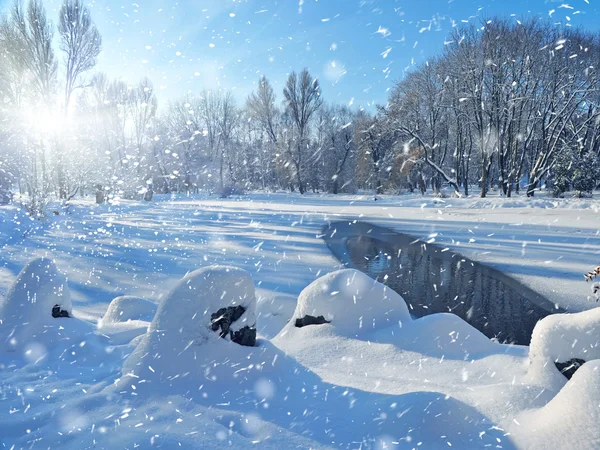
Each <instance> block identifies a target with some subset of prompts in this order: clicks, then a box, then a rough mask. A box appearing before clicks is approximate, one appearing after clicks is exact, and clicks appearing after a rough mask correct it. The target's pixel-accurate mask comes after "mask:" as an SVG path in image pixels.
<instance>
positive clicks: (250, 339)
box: [230, 325, 256, 347]
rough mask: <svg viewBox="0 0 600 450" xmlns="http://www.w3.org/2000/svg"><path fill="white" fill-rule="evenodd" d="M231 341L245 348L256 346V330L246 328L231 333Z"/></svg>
mask: <svg viewBox="0 0 600 450" xmlns="http://www.w3.org/2000/svg"><path fill="white" fill-rule="evenodd" d="M230 336H231V341H232V342H235V343H236V344H239V345H243V346H244V347H255V346H256V328H250V327H249V326H247V325H246V326H245V327H244V328H240V329H239V330H238V331H230Z"/></svg>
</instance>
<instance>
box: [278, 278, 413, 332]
mask: <svg viewBox="0 0 600 450" xmlns="http://www.w3.org/2000/svg"><path fill="white" fill-rule="evenodd" d="M307 316H312V317H313V318H315V319H318V318H319V317H320V316H322V319H324V320H321V322H322V323H323V322H324V321H327V322H330V325H328V326H331V327H333V328H334V329H335V332H336V333H337V334H340V335H343V336H347V337H360V336H361V335H363V334H365V333H369V332H372V331H375V330H377V329H381V328H385V327H389V326H392V325H394V326H398V324H399V323H408V322H409V321H410V320H411V318H410V314H409V312H408V307H407V306H406V303H405V302H404V299H403V298H402V297H401V296H400V295H399V294H397V293H396V292H394V291H393V290H392V289H390V288H388V287H387V286H385V285H383V284H381V283H379V282H377V281H375V280H373V279H372V278H370V277H369V276H367V275H365V274H364V273H362V272H360V271H358V270H355V269H344V270H340V271H337V272H332V273H330V274H327V275H325V276H322V277H321V278H319V279H317V280H315V281H313V282H312V283H311V284H310V285H309V286H308V287H306V288H305V289H304V290H303V291H302V293H301V294H300V296H299V297H298V305H297V306H296V311H295V312H294V316H293V319H292V321H290V323H289V324H288V325H287V327H291V326H296V321H302V320H303V319H305V318H306V317H307ZM298 323H299V325H300V322H298ZM287 327H286V328H287Z"/></svg>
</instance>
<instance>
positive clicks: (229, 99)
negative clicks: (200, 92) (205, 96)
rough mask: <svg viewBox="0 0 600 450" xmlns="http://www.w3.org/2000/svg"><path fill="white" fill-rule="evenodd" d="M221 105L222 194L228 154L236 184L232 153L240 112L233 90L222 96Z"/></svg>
mask: <svg viewBox="0 0 600 450" xmlns="http://www.w3.org/2000/svg"><path fill="white" fill-rule="evenodd" d="M219 104H220V106H221V108H220V111H219V115H218V124H219V133H220V135H221V142H222V144H223V149H222V151H221V154H220V158H219V188H220V191H221V194H225V191H224V184H223V164H224V159H225V157H226V156H227V159H228V162H229V176H230V178H231V180H230V181H231V182H232V183H233V184H235V181H236V180H235V179H233V178H234V170H233V155H232V154H230V153H232V148H231V144H232V142H231V141H232V137H233V133H234V131H235V129H236V127H237V126H238V124H239V112H238V110H237V107H236V105H235V99H234V98H233V94H232V93H231V92H226V93H225V94H223V95H222V98H221V99H220V101H219Z"/></svg>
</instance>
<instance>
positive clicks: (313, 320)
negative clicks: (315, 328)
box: [296, 314, 331, 328]
mask: <svg viewBox="0 0 600 450" xmlns="http://www.w3.org/2000/svg"><path fill="white" fill-rule="evenodd" d="M326 323H331V321H330V320H326V319H325V317H323V316H318V317H315V316H309V315H308V314H307V315H306V316H304V317H303V318H302V319H296V328H302V327H305V326H307V325H323V324H326Z"/></svg>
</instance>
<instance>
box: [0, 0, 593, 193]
mask: <svg viewBox="0 0 600 450" xmlns="http://www.w3.org/2000/svg"><path fill="white" fill-rule="evenodd" d="M57 30H58V38H59V39H58V40H59V42H60V48H59V50H60V54H61V55H62V58H60V55H59V54H57V52H56V49H55V48H54V46H53V40H54V32H55V29H54V26H53V24H52V23H51V21H50V20H49V19H48V17H47V14H46V11H45V10H44V8H43V4H42V2H41V0H30V1H29V3H28V4H27V5H26V6H23V4H22V3H20V2H16V3H14V5H13V7H12V8H11V9H10V11H8V12H7V13H6V14H5V16H4V17H3V19H2V21H1V23H0V56H1V59H0V94H1V95H2V97H3V102H2V103H1V105H0V116H1V117H0V118H1V120H0V134H1V135H2V142H3V143H2V145H1V146H0V188H1V187H2V186H4V188H5V189H8V188H11V189H18V190H20V191H21V192H22V193H27V194H29V197H30V198H32V199H40V198H45V197H47V196H48V195H49V194H52V193H55V194H56V195H57V196H59V197H60V198H62V199H69V198H72V197H74V196H75V195H78V194H83V193H85V192H94V191H97V190H101V191H102V192H103V197H104V193H105V194H107V195H109V196H118V197H139V196H143V197H145V198H146V199H149V198H151V196H152V193H153V192H161V193H171V192H186V193H191V192H200V191H202V192H211V193H220V194H223V195H228V194H231V193H235V192H242V191H253V190H290V191H297V192H299V193H301V194H303V193H305V192H307V191H313V192H331V193H334V194H337V193H340V192H355V191H356V190H358V189H372V190H373V191H375V192H377V193H383V192H389V193H398V192H400V191H402V190H410V191H411V192H412V191H415V190H418V191H420V192H422V193H425V192H426V191H427V190H431V191H433V192H435V193H441V191H442V188H443V187H444V186H446V185H447V186H449V187H451V188H452V189H454V191H455V192H456V193H457V194H462V193H464V194H467V195H469V194H470V193H471V192H470V191H469V189H470V188H472V187H473V186H476V187H477V189H478V192H479V193H480V195H481V196H482V197H483V196H485V195H486V194H487V192H488V191H489V189H491V188H494V189H498V190H500V191H501V192H502V194H503V195H506V196H509V197H510V196H511V195H512V194H513V193H514V192H519V191H520V190H521V189H523V190H524V192H526V194H527V195H534V193H535V192H536V191H537V190H538V189H540V188H541V187H542V185H544V184H545V185H546V186H549V187H551V188H552V190H553V191H554V193H555V194H556V195H561V194H562V193H564V192H565V191H567V190H570V189H574V190H576V191H578V192H586V191H591V190H592V189H593V188H594V187H595V186H596V183H597V182H598V180H600V176H599V172H600V167H599V166H600V164H598V155H599V152H600V142H599V141H600V133H599V131H600V130H599V126H600V111H599V109H598V100H599V94H598V92H599V91H598V75H597V67H599V64H600V61H598V60H599V59H600V51H599V50H600V48H599V40H600V39H599V36H598V34H592V33H588V32H584V31H582V30H575V29H572V28H568V27H558V26H555V25H552V24H550V23H548V22H545V21H542V20H537V19H531V20H528V21H516V20H514V18H513V19H510V20H509V19H499V18H495V19H492V20H487V21H483V22H482V23H481V24H480V25H478V26H475V25H469V26H464V27H461V28H457V29H456V30H455V31H454V32H453V33H452V35H451V36H450V37H449V39H448V41H447V42H446V44H445V46H444V49H443V51H442V52H441V53H440V54H439V55H438V56H436V57H434V58H431V59H429V60H428V61H427V62H426V63H424V64H422V65H420V66H418V67H416V68H415V69H414V70H412V71H411V72H409V73H408V74H406V76H405V77H404V78H403V79H402V80H400V81H398V82H396V83H395V84H394V86H393V89H392V90H391V91H390V95H389V98H388V102H387V104H386V105H385V106H378V107H377V109H376V111H375V112H374V113H369V112H368V111H365V110H363V109H352V108H350V107H349V106H344V105H339V104H335V103H330V102H326V101H325V98H324V95H323V92H322V89H321V86H320V84H319V81H318V79H317V78H315V77H314V76H312V75H311V74H310V72H309V70H307V69H304V70H302V71H300V72H299V73H296V72H292V73H290V74H289V75H288V77H287V80H286V81H285V84H284V86H283V89H282V90H281V94H280V95H279V96H278V95H277V93H276V92H275V89H274V88H273V85H272V84H271V82H270V81H269V80H268V79H267V78H266V77H264V76H263V77H260V79H259V80H258V83H257V85H256V89H255V91H254V92H251V93H249V95H248V96H247V97H246V99H245V102H244V103H243V104H242V105H238V104H237V102H236V99H235V98H234V96H233V94H232V93H231V92H229V91H225V90H203V91H201V92H197V93H190V94H188V95H186V96H185V97H183V98H180V99H174V100H171V101H169V102H168V103H167V104H165V105H162V106H161V108H160V109H159V106H158V101H157V98H156V95H155V90H154V87H153V84H152V82H151V80H149V79H148V78H144V79H142V80H140V81H139V82H138V83H136V84H133V85H132V84H129V83H127V82H125V81H123V80H119V79H109V78H108V77H107V76H106V75H104V74H102V73H94V74H92V73H91V71H92V69H93V68H94V67H95V64H96V58H97V56H98V54H99V53H100V50H101V45H102V40H101V36H100V34H99V33H98V31H97V29H96V27H95V25H94V23H93V20H92V18H91V15H90V11H89V9H88V8H87V6H85V5H84V4H83V3H81V1H80V0H65V1H64V3H63V6H62V7H61V9H60V14H59V17H58V27H57ZM57 114H58V115H59V116H60V117H58V118H57V117H56V115H57ZM48 115H49V116H50V117H48ZM57 119H59V120H57ZM0 190H1V189H0Z"/></svg>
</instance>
